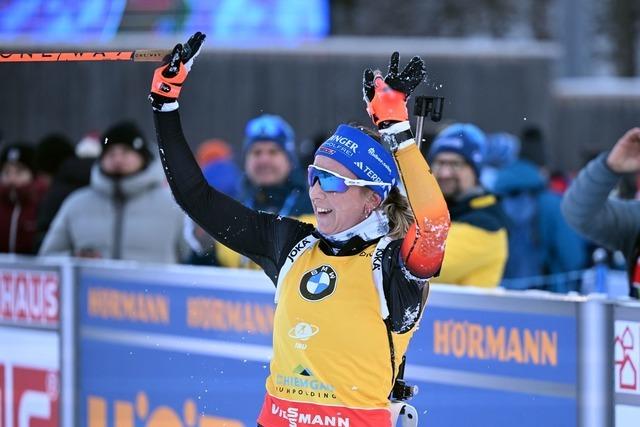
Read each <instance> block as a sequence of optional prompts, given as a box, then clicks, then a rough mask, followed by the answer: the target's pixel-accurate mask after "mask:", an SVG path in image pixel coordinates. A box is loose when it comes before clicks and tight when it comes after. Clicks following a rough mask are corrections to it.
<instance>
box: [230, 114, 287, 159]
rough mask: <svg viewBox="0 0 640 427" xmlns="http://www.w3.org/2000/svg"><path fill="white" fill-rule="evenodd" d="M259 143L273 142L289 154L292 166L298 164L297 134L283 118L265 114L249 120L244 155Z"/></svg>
mask: <svg viewBox="0 0 640 427" xmlns="http://www.w3.org/2000/svg"><path fill="white" fill-rule="evenodd" d="M258 141H273V142H275V143H276V144H278V145H279V146H280V148H282V150H283V151H284V152H285V153H287V155H288V156H289V160H290V161H291V164H292V165H296V164H297V163H298V160H297V156H296V146H295V133H294V132H293V129H292V128H291V126H290V125H289V123H287V122H286V121H285V120H284V119H283V118H282V117H280V116H276V115H273V114H263V115H261V116H258V117H256V118H255V119H252V120H249V122H248V123H247V126H246V127H245V130H244V143H243V145H242V152H243V154H245V155H246V154H247V152H248V151H249V149H250V148H251V146H252V145H253V144H254V143H256V142H258Z"/></svg>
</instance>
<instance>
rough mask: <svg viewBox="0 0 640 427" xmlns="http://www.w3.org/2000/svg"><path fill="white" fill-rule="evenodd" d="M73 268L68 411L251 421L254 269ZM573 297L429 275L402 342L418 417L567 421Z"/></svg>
mask: <svg viewBox="0 0 640 427" xmlns="http://www.w3.org/2000/svg"><path fill="white" fill-rule="evenodd" d="M77 277H78V281H79V288H78V289H79V295H78V303H79V363H80V372H79V376H78V378H79V389H80V393H79V399H78V403H79V406H78V421H79V422H78V425H81V426H86V427H135V426H148V427H156V426H161V425H162V426H170V427H173V426H176V427H181V426H195V425H199V426H203V427H205V426H206V427H214V426H227V427H239V426H254V425H255V420H256V417H257V414H258V412H259V410H260V406H261V404H262V399H263V397H264V380H265V378H266V376H267V373H268V365H269V359H270V356H271V334H272V329H273V315H274V310H275V306H274V304H273V293H274V289H273V285H272V284H271V282H269V281H268V280H267V279H266V277H265V276H264V275H262V274H261V273H256V272H246V271H232V270H219V269H188V268H184V269H181V268H176V269H173V270H151V269H149V270H144V269H143V270H141V269H129V270H127V269H120V270H118V269H108V268H100V267H95V268H87V267H82V268H80V269H79V270H78V276H77ZM522 295H524V294H522ZM576 307H577V302H575V301H573V300H571V299H570V298H565V299H562V298H555V299H554V298H551V297H538V298H535V297H531V296H528V297H524V296H514V294H512V293H504V294H490V293H485V292H482V293H481V292H477V293H474V292H470V291H466V290H464V291H455V290H452V288H450V287H442V286H434V288H433V291H432V295H431V297H430V301H429V304H428V306H427V310H426V312H425V315H424V317H423V319H422V321H421V324H420V327H419V329H418V331H417V332H416V334H415V335H414V337H413V340H412V343H411V346H410V349H409V352H408V354H407V361H408V362H407V363H408V364H407V370H406V374H405V378H406V379H407V381H408V382H409V383H412V384H416V385H418V386H419V387H420V390H421V391H420V393H419V394H418V395H417V396H416V397H415V398H414V399H413V401H412V402H411V403H412V404H413V406H415V407H416V409H417V410H418V414H419V416H420V417H421V423H420V424H421V425H429V426H432V427H441V426H442V427H444V426H447V427H457V426H470V425H478V426H485V425H486V426H489V425H491V426H512V425H518V426H524V427H528V426H539V425H557V426H563V427H567V426H569V427H570V426H576V425H577V413H578V404H577V394H578V392H577V384H576V383H577V376H578V354H577V351H578V350H577V349H578V342H577V338H576V337H577V333H576V331H577V327H578V325H577V315H576V313H577V308H576ZM160 423H167V424H160Z"/></svg>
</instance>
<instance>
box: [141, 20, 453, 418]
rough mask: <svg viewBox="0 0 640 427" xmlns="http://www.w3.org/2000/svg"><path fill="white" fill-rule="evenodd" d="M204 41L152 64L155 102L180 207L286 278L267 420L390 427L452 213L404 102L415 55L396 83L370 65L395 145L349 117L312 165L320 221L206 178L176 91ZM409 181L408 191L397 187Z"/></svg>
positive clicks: (279, 285) (277, 281)
mask: <svg viewBox="0 0 640 427" xmlns="http://www.w3.org/2000/svg"><path fill="white" fill-rule="evenodd" d="M204 37H205V36H204V35H203V34H201V33H196V34H195V35H194V36H192V37H191V38H190V39H189V41H188V42H187V43H185V44H184V45H177V46H176V47H175V48H174V50H173V52H172V55H171V57H170V58H168V63H167V64H166V65H163V66H161V67H159V68H157V69H156V71H155V73H154V76H153V82H152V86H151V93H150V95H149V98H150V100H151V102H152V106H153V109H154V111H155V112H154V118H155V126H156V132H157V136H158V144H159V149H160V158H161V160H162V163H163V165H164V169H165V173H166V175H167V178H168V181H169V184H170V186H171V190H172V192H173V195H174V196H175V199H176V201H177V202H178V203H179V204H180V206H181V207H182V208H183V209H184V210H185V211H186V212H187V214H189V216H190V217H191V218H192V219H193V220H194V221H195V222H196V223H198V224H199V225H200V226H201V227H202V228H203V229H204V230H206V231H207V232H208V233H210V234H211V236H213V237H214V238H215V239H216V240H218V241H219V242H221V243H223V244H225V245H227V246H228V247H229V248H231V249H233V250H234V251H237V252H239V253H241V254H242V255H244V256H246V257H248V258H250V259H251V260H253V261H254V262H256V263H257V264H258V265H260V266H261V267H262V268H263V269H264V272H265V273H266V274H267V276H269V278H270V279H271V281H272V282H273V283H274V285H275V286H276V302H277V307H276V311H275V317H274V330H273V358H272V360H271V365H270V375H269V377H268V378H267V381H266V389H267V390H266V396H265V399H264V404H263V406H262V410H261V412H260V415H259V417H258V425H260V426H264V427H285V426H286V427H289V426H299V427H306V426H318V425H320V426H322V425H332V426H334V425H337V426H349V427H370V426H375V427H389V426H391V425H392V420H391V410H390V401H389V396H390V393H391V390H392V387H393V385H394V381H395V379H396V376H397V374H398V367H399V365H400V363H401V361H402V357H403V355H404V354H405V351H406V349H407V345H408V344H409V340H410V338H411V336H412V334H413V332H414V330H415V326H416V324H417V322H418V320H419V318H420V316H421V314H422V310H423V308H424V302H425V300H426V293H427V290H428V282H427V280H428V279H429V278H430V277H433V276H434V275H436V274H437V273H438V271H439V269H440V266H441V263H442V258H443V255H444V245H445V239H446V236H447V232H448V229H449V213H448V211H447V207H446V204H445V201H444V198H443V196H442V193H441V192H440V190H439V188H438V185H437V183H436V180H435V179H434V177H433V176H432V175H431V173H430V170H429V167H428V165H427V164H426V162H425V160H424V158H423V157H422V155H421V153H420V151H419V149H418V147H417V146H416V144H415V143H414V140H413V136H412V133H411V130H410V127H409V121H408V113H407V108H406V99H407V97H408V96H409V95H410V94H411V92H412V91H413V90H414V89H415V87H416V86H417V85H418V84H419V83H420V82H421V81H422V80H423V79H424V76H425V69H424V63H423V61H422V60H421V59H420V58H418V57H415V58H413V59H412V60H411V61H410V62H409V64H408V65H407V66H406V67H405V69H404V70H403V71H402V72H398V54H397V53H394V54H393V56H392V57H391V62H390V66H389V72H388V74H387V75H386V77H384V78H383V77H382V76H381V75H380V74H379V73H378V74H374V73H373V72H372V71H371V70H366V71H365V74H364V88H363V89H364V94H365V101H366V102H367V111H368V112H369V115H370V116H371V118H372V119H373V122H374V123H375V125H376V126H378V128H379V130H380V131H379V132H380V135H381V136H382V138H383V139H384V140H385V141H387V142H389V145H390V147H391V154H390V153H389V152H387V151H386V150H385V149H384V147H383V145H382V144H380V142H379V141H378V140H377V138H378V137H377V135H376V133H374V132H372V131H367V130H365V129H364V128H359V127H354V126H349V125H345V124H342V125H340V126H338V128H337V130H336V131H335V133H334V134H333V136H331V137H330V138H329V139H327V140H326V141H325V142H324V143H323V144H322V145H321V146H320V147H319V148H318V150H317V152H316V155H315V160H314V162H313V164H312V165H310V166H309V169H308V181H309V197H310V198H311V202H312V204H313V208H314V213H315V217H316V220H317V224H318V225H317V228H314V227H313V226H312V225H310V224H306V223H303V222H299V221H296V220H294V219H291V218H283V217H280V216H277V215H273V214H269V213H265V212H259V211H254V210H251V209H248V208H246V207H244V206H243V205H242V204H240V203H238V202H236V201H235V200H233V199H231V198H229V197H227V196H225V195H224V194H222V193H220V192H219V191H216V190H215V189H214V188H211V187H210V186H209V185H207V182H206V181H205V179H204V178H203V176H202V174H201V172H200V168H199V167H198V164H197V163H196V160H195V159H194V157H193V155H192V153H191V150H190V149H189V145H188V144H187V141H186V140H185V137H184V135H183V133H182V129H181V124H180V116H179V113H178V102H177V98H178V94H179V92H180V89H181V86H182V84H183V83H184V81H185V79H186V77H187V73H188V72H189V70H190V69H191V65H192V64H193V60H194V58H195V57H196V56H197V54H198V53H199V51H200V47H201V45H202V42H203V40H204ZM400 185H403V186H404V190H405V191H406V194H407V197H406V198H405V196H403V195H402V193H401V191H400V189H399V187H400Z"/></svg>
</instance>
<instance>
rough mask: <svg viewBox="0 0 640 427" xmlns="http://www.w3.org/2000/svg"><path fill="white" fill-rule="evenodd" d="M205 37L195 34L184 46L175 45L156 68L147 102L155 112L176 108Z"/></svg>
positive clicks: (199, 33) (198, 33)
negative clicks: (149, 102) (181, 90)
mask: <svg viewBox="0 0 640 427" xmlns="http://www.w3.org/2000/svg"><path fill="white" fill-rule="evenodd" d="M205 37H206V36H205V35H204V34H202V33H201V32H199V31H198V32H197V33H195V34H194V35H192V36H191V37H190V38H189V40H187V42H186V43H184V44H177V45H176V46H175V47H174V48H173V51H171V54H170V55H168V56H167V57H166V58H165V61H164V63H163V64H162V65H161V66H160V67H158V68H156V70H155V72H154V73H153V81H152V82H151V92H150V93H149V101H151V106H152V107H153V109H154V110H156V111H173V110H176V109H177V108H178V96H179V95H180V89H182V85H183V84H184V81H185V80H186V79H187V74H189V71H191V66H192V65H193V61H194V59H195V58H196V57H197V56H198V55H199V54H200V50H201V49H202V43H203V42H204V39H205Z"/></svg>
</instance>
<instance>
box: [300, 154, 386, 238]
mask: <svg viewBox="0 0 640 427" xmlns="http://www.w3.org/2000/svg"><path fill="white" fill-rule="evenodd" d="M313 164H314V165H316V166H319V167H321V168H323V169H327V170H329V171H332V172H335V173H337V174H339V175H342V176H344V177H346V178H352V179H356V178H357V177H356V176H355V175H354V174H353V173H352V172H351V171H350V170H349V169H347V168H346V167H344V166H343V165H342V164H340V163H339V162H337V161H335V160H333V159H330V158H328V157H324V156H316V158H315V161H314V162H313ZM309 198H310V199H311V204H312V205H313V212H314V213H315V215H316V221H317V223H318V231H320V232H321V233H323V234H336V233H340V232H342V231H345V230H348V229H349V228H351V227H353V226H354V225H356V224H358V223H360V222H362V221H363V220H364V219H365V218H366V217H367V216H368V215H369V214H370V213H371V211H373V210H374V209H375V208H377V207H378V205H379V204H380V201H381V200H380V196H379V195H377V194H376V193H374V192H373V191H371V190H370V189H368V188H366V187H358V186H350V187H349V189H348V190H347V191H345V192H344V193H337V192H327V191H324V190H322V188H320V183H319V182H317V181H316V182H315V183H314V184H313V186H312V187H311V188H309Z"/></svg>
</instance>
